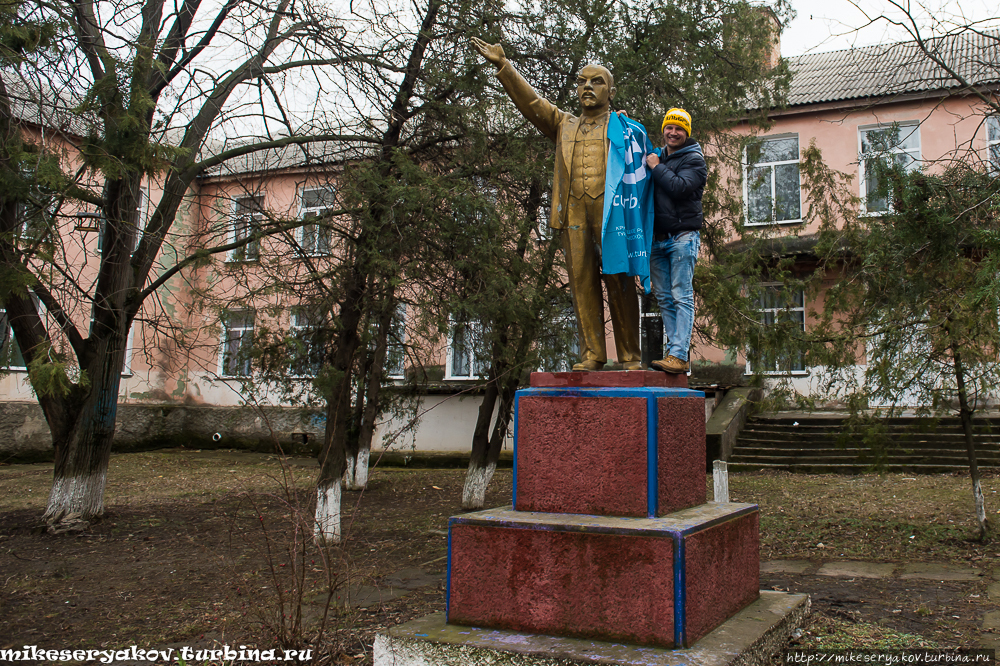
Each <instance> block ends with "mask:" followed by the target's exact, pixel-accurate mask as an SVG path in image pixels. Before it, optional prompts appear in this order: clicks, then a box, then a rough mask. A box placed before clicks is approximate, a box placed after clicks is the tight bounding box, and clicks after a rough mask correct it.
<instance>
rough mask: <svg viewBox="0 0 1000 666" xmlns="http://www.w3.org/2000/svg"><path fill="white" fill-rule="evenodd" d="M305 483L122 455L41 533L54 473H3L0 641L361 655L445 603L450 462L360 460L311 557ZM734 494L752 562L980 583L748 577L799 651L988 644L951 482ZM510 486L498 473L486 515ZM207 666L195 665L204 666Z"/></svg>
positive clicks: (749, 476)
mask: <svg viewBox="0 0 1000 666" xmlns="http://www.w3.org/2000/svg"><path fill="white" fill-rule="evenodd" d="M314 472H315V461H314V460H310V459H289V460H281V459H279V458H278V457H276V456H266V455H261V454H251V453H238V452H222V451H211V452H209V451H205V452H196V451H162V452H150V453H135V454H123V455H118V456H115V457H114V458H113V459H112V465H111V469H110V472H109V479H108V489H107V494H106V506H107V516H106V518H105V520H104V521H102V522H100V523H98V524H96V525H94V526H93V527H92V528H91V529H89V530H88V531H86V532H82V533H79V534H65V535H59V536H51V535H48V534H46V533H45V532H44V531H43V530H41V529H40V528H39V519H40V516H41V513H42V511H43V509H44V504H45V500H46V498H47V494H48V489H49V485H50V483H51V465H10V466H0V481H2V483H0V572H2V576H0V586H2V589H0V649H12V648H17V649H20V648H21V646H24V645H29V646H30V645H36V646H39V648H43V649H58V650H86V649H97V650H103V649H116V650H120V649H128V648H130V647H131V646H133V645H135V646H137V648H138V649H149V648H169V647H173V648H175V649H178V650H179V649H180V647H182V646H188V647H191V648H211V647H212V646H213V645H215V646H217V645H221V644H228V645H231V646H238V645H245V646H256V647H257V648H260V649H267V648H286V647H287V648H291V647H296V648H297V647H300V646H305V645H311V646H313V647H314V648H316V649H315V651H314V653H313V657H314V660H315V662H316V663H337V664H370V663H371V644H372V641H373V638H374V634H375V632H377V631H378V630H379V629H381V628H384V627H386V626H391V625H393V624H397V623H399V622H404V621H406V620H409V619H411V618H414V617H417V616H420V615H424V614H427V613H429V612H438V611H443V610H444V591H443V590H444V588H443V574H444V569H445V564H446V562H445V552H446V534H447V531H446V530H447V521H448V517H449V516H451V515H454V514H456V513H459V512H460V508H459V507H460V497H461V492H462V485H463V482H464V470H406V469H393V468H385V469H379V468H376V469H375V470H373V472H372V475H371V481H370V483H369V486H368V488H367V490H365V491H364V492H363V493H362V492H348V493H345V496H344V507H345V520H344V536H345V538H344V543H343V544H342V545H339V546H336V547H333V548H330V549H329V550H327V551H322V550H319V549H317V548H316V547H315V546H313V545H312V543H311V539H310V538H309V537H310V534H309V530H308V524H309V518H310V517H311V512H312V506H311V504H310V500H311V498H312V497H313V492H314V491H313V490H312V483H313V480H314ZM730 488H731V494H732V499H733V500H734V501H746V502H754V503H757V504H759V505H760V506H761V511H762V520H761V539H762V543H761V559H762V560H780V559H804V560H809V561H814V562H819V561H834V560H865V561H873V562H947V563H964V564H966V565H969V566H975V567H977V568H979V569H980V570H982V571H983V572H984V575H983V576H982V577H981V578H980V579H979V580H976V581H955V582H940V581H926V580H900V579H895V578H893V579H884V580H871V579H845V578H831V577H824V576H818V575H790V574H764V575H762V579H761V586H762V587H763V588H765V589H782V590H791V591H795V592H807V593H809V594H810V595H812V601H813V607H814V609H815V610H816V612H815V613H814V614H813V616H812V620H811V624H810V625H809V626H808V627H806V628H805V630H804V631H803V633H802V635H801V636H800V637H799V638H798V639H796V641H795V643H796V644H797V645H801V646H810V647H816V646H819V647H837V646H838V645H839V643H838V641H841V642H843V643H844V644H845V645H844V646H858V647H864V646H872V645H875V646H881V647H890V646H894V645H895V646H897V647H923V646H940V647H948V648H954V647H974V646H977V645H979V644H980V641H981V640H984V638H989V637H988V636H986V637H984V636H983V635H982V633H981V629H980V627H981V624H982V620H983V617H984V615H985V614H986V613H987V612H990V611H1000V606H998V605H997V604H995V603H993V602H991V601H989V597H988V594H987V586H988V585H989V584H990V583H992V582H993V580H992V578H991V577H990V572H992V570H993V569H994V567H1000V545H997V544H996V543H986V544H980V543H978V542H975V541H972V540H971V537H972V536H973V535H974V533H975V530H974V526H973V524H972V520H971V519H972V512H971V499H970V498H971V490H970V489H969V481H968V479H967V478H962V477H961V476H943V475H938V476H927V477H919V478H915V477H905V476H902V475H888V476H885V477H878V476H875V475H864V476H855V477H847V476H807V475H791V474H774V473H771V474H768V473H743V474H734V475H732V476H731V478H730ZM984 490H985V492H986V495H987V501H988V506H989V507H990V509H991V513H994V515H995V514H996V513H998V511H997V509H998V508H1000V506H998V502H997V499H996V491H997V490H1000V482H998V480H997V479H995V478H992V477H991V478H987V479H986V480H985V483H984ZM710 492H711V491H710V490H709V493H710ZM510 494H511V473H510V471H509V470H500V471H498V472H497V475H496V477H495V479H494V481H493V483H492V484H491V486H490V490H489V493H488V497H487V502H486V504H487V506H501V505H504V504H508V503H509V501H510ZM991 501H992V504H989V502H991ZM327 598H329V599H330V600H331V603H330V604H327V603H325V601H326V599H327ZM348 600H349V601H350V603H345V601H348ZM318 627H322V630H320V629H318ZM211 656H212V655H203V658H202V659H201V660H195V661H196V662H197V663H218V662H215V661H213V660H212V659H211V658H210V657H211ZM18 663H28V662H23V661H22V662H18ZM146 663H149V662H146Z"/></svg>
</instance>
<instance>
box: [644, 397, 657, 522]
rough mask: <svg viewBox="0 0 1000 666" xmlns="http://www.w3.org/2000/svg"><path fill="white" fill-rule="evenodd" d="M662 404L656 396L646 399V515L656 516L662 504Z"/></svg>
mask: <svg viewBox="0 0 1000 666" xmlns="http://www.w3.org/2000/svg"><path fill="white" fill-rule="evenodd" d="M659 414H660V405H659V403H658V402H657V400H656V398H652V397H651V398H647V399H646V515H647V516H648V517H649V518H656V512H657V510H658V509H659V506H660V475H659V468H660V465H659V457H660V453H659V441H660V440H659V436H660V432H659V431H660V417H659Z"/></svg>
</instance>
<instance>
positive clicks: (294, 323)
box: [254, 311, 316, 379]
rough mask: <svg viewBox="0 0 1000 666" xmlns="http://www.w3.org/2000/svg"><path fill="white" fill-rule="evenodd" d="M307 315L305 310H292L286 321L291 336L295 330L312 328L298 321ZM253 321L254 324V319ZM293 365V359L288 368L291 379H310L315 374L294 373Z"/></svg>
mask: <svg viewBox="0 0 1000 666" xmlns="http://www.w3.org/2000/svg"><path fill="white" fill-rule="evenodd" d="M307 316H308V315H306V314H305V312H302V311H296V312H292V315H291V318H290V319H289V322H288V329H289V331H290V332H291V333H292V336H293V337H294V336H295V333H296V331H305V330H309V329H310V328H313V326H311V325H308V324H305V325H304V324H303V323H301V322H300V321H299V317H307ZM254 323H255V324H256V321H255V322H254ZM306 351H307V352H309V351H311V350H308V349H307V350H306ZM295 365H296V364H295V362H294V361H293V362H292V367H291V368H290V370H292V371H293V372H292V374H291V377H292V378H293V379H312V378H314V377H315V376H316V375H315V374H306V375H303V374H296V373H295V372H294V370H295Z"/></svg>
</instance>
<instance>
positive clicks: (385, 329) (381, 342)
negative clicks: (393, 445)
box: [344, 293, 396, 490]
mask: <svg viewBox="0 0 1000 666" xmlns="http://www.w3.org/2000/svg"><path fill="white" fill-rule="evenodd" d="M383 303H384V305H383V309H382V312H381V313H380V314H379V318H378V328H377V329H376V338H375V351H374V352H373V353H372V358H371V366H370V367H369V371H368V377H367V379H368V387H367V388H366V389H365V406H364V411H363V412H362V414H361V419H360V427H359V430H358V442H357V444H358V446H357V453H356V456H355V458H354V471H353V474H352V475H351V476H352V482H353V483H352V485H348V484H347V481H346V479H347V477H346V475H345V477H344V478H345V482H344V487H345V488H347V489H348V490H364V488H365V486H367V485H368V461H369V459H370V458H371V450H372V437H374V435H375V421H376V420H377V419H378V415H379V414H380V413H381V411H382V409H381V408H382V375H383V373H384V372H385V360H386V357H387V356H388V354H389V333H390V329H391V327H392V318H393V316H394V315H395V312H396V300H395V298H393V296H392V294H391V293H390V294H389V297H388V299H387V300H386V301H384V302H383ZM348 462H350V461H348Z"/></svg>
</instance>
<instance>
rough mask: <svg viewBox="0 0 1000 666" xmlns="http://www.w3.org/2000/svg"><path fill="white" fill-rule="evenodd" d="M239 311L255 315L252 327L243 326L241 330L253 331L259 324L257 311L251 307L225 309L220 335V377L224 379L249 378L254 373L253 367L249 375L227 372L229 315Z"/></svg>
mask: <svg viewBox="0 0 1000 666" xmlns="http://www.w3.org/2000/svg"><path fill="white" fill-rule="evenodd" d="M237 312H249V313H250V314H251V315H252V316H253V320H252V322H251V324H250V328H249V329H247V328H243V329H241V330H249V331H251V332H252V331H253V330H254V328H255V327H256V326H257V313H256V312H255V311H254V310H250V309H235V310H225V311H224V313H223V315H222V334H221V335H220V336H219V371H218V375H219V377H222V378H223V379H249V378H250V376H251V375H252V374H253V369H252V368H251V373H250V374H247V375H229V374H226V342H227V340H228V337H229V330H230V329H229V321H228V320H229V315H231V314H234V313H237Z"/></svg>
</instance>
